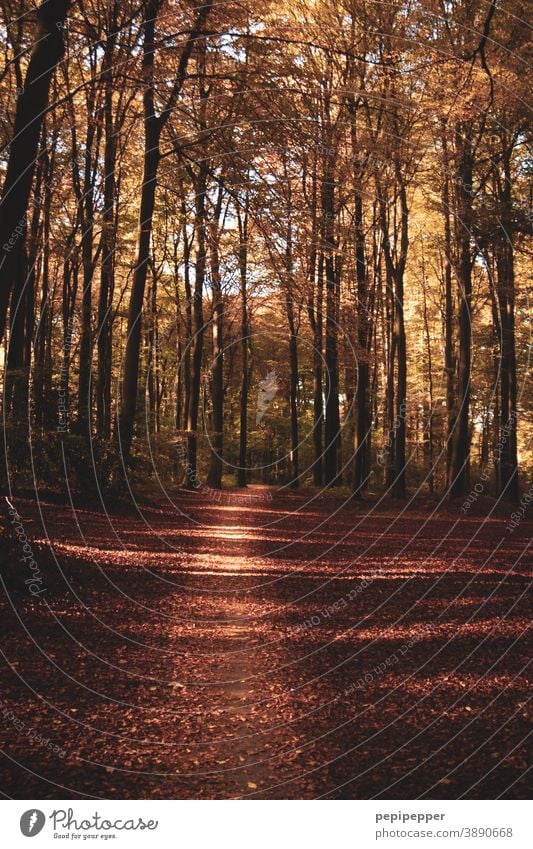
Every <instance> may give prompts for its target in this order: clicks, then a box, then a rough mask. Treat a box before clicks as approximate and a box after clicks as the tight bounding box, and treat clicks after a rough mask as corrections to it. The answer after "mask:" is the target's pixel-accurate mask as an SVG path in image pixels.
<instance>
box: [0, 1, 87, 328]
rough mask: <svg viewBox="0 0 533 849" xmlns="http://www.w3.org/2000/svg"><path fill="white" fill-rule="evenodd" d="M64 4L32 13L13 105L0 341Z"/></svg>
mask: <svg viewBox="0 0 533 849" xmlns="http://www.w3.org/2000/svg"><path fill="white" fill-rule="evenodd" d="M69 5H70V4H69V2H68V0H46V2H44V3H41V5H40V6H39V8H38V9H37V34H36V40H35V46H34V48H33V51H32V54H31V58H30V61H29V64H28V70H27V72H26V79H25V82H24V89H23V91H22V93H21V94H20V95H19V98H18V101H17V109H16V115H15V126H14V132H13V139H12V144H11V149H10V153H9V162H8V165H7V171H6V176H5V179H4V186H3V189H2V200H1V202H0V272H1V276H2V285H1V286H0V340H2V338H3V336H4V331H5V327H6V318H7V309H8V304H9V299H10V296H11V292H12V289H13V285H14V281H15V277H16V273H17V265H18V262H19V251H20V248H21V239H20V236H17V233H18V231H17V227H20V228H24V226H25V222H26V214H27V210H28V202H29V198H30V192H31V185H32V180H33V172H34V168H35V162H36V159H37V151H38V145H39V136H40V134H41V127H42V124H43V119H44V114H45V112H46V108H47V106H48V98H49V92H50V82H51V79H52V75H53V73H54V69H55V67H56V65H57V63H58V62H60V60H61V58H62V57H63V53H64V41H63V28H64V24H65V20H66V17H67V11H68V7H69ZM13 240H14V243H13Z"/></svg>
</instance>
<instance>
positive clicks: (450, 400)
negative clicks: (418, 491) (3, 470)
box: [442, 126, 456, 489]
mask: <svg viewBox="0 0 533 849" xmlns="http://www.w3.org/2000/svg"><path fill="white" fill-rule="evenodd" d="M442 146H443V188H442V215H443V219H444V372H445V374H446V419H447V432H446V487H447V489H449V488H450V486H451V482H452V478H451V459H452V443H453V437H452V433H453V429H454V425H455V415H456V410H455V356H454V349H453V324H454V310H453V293H452V233H451V223H450V219H451V209H450V178H449V167H450V166H449V163H450V159H449V156H448V140H447V130H446V127H445V126H444V127H443V131H442Z"/></svg>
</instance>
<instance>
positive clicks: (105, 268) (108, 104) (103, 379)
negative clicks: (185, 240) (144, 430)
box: [96, 0, 118, 439]
mask: <svg viewBox="0 0 533 849" xmlns="http://www.w3.org/2000/svg"><path fill="white" fill-rule="evenodd" d="M111 14H112V17H111V21H110V31H109V34H108V37H107V40H106V44H105V52H104V58H103V61H102V76H103V81H104V87H105V91H104V133H105V141H104V210H103V213H102V260H101V267H100V291H99V297H98V343H97V348H98V374H97V384H96V425H97V431H98V434H99V435H100V436H101V437H103V438H104V439H107V438H109V436H110V433H111V369H112V350H113V339H112V333H113V316H112V309H113V294H114V289H115V244H116V198H115V193H116V178H115V168H116V164H117V142H116V137H115V122H114V120H113V87H114V75H113V55H114V50H115V45H116V39H117V19H118V0H114V2H113V7H112V13H111Z"/></svg>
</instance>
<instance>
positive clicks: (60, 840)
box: [1, 800, 533, 849]
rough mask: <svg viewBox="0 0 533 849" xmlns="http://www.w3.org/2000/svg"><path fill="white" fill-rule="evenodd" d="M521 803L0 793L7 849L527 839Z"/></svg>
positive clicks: (516, 843) (470, 843)
mask: <svg viewBox="0 0 533 849" xmlns="http://www.w3.org/2000/svg"><path fill="white" fill-rule="evenodd" d="M527 807H528V803H527V802H517V801H516V802H515V801H498V802H494V801H423V802H410V801H402V800H399V801H395V800H393V801H241V800H239V801H237V800H236V801H212V802H207V801H85V800H84V801H56V800H51V801H4V802H3V803H2V808H1V813H2V843H3V845H4V846H6V847H9V849H11V847H17V846H25V847H28V846H33V847H35V849H40V847H48V846H55V847H57V846H61V845H65V844H66V845H69V846H71V845H72V844H73V843H77V844H78V845H80V846H81V845H84V846H87V845H90V846H105V845H107V846H116V847H117V849H122V847H124V849H126V847H130V846H133V847H141V846H143V847H152V846H157V847H166V846H173V847H180V848H181V847H186V849H215V847H216V849H284V847H291V849H292V847H295V849H296V847H297V849H325V847H331V846H338V847H342V849H347V847H348V849H351V847H353V849H367V847H370V846H372V847H384V849H385V847H405V849H429V848H430V847H433V849H437V847H442V849H445V847H449V849H452V847H454V849H455V847H469V849H476V847H479V849H485V847H495V849H498V847H501V848H502V849H530V847H531V846H533V837H532V829H531V824H530V818H529V819H528V817H527V815H526V812H527ZM32 839H34V840H35V843H31V842H30V841H31V840H32ZM67 841H69V843H68V844H67Z"/></svg>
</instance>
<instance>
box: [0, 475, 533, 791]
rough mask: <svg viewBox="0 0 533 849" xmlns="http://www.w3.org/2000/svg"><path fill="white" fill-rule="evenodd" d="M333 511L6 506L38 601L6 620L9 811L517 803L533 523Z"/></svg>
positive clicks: (269, 504)
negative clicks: (61, 804) (179, 802)
mask: <svg viewBox="0 0 533 849" xmlns="http://www.w3.org/2000/svg"><path fill="white" fill-rule="evenodd" d="M339 505H340V502H339V501H338V500H335V499H329V500H316V501H314V502H309V503H308V502H306V500H305V496H304V495H303V494H292V493H290V494H289V493H288V494H284V495H282V494H277V495H276V496H275V498H274V500H270V499H269V497H268V492H267V491H266V490H264V489H261V488H257V489H256V488H252V489H251V490H250V492H249V493H248V494H244V493H225V494H224V497H223V498H218V499H217V500H214V499H213V498H212V497H211V495H206V494H205V493H200V494H194V495H191V494H190V493H185V492H179V493H177V494H176V497H175V505H174V506H172V505H170V504H169V503H168V502H163V501H162V502H161V503H153V504H151V505H143V506H140V507H139V511H138V512H137V513H132V512H131V511H130V512H128V513H125V512H122V513H120V512H117V511H115V512H113V513H110V514H109V515H107V516H106V515H105V513H104V512H102V511H99V510H91V509H87V508H81V509H77V510H76V511H75V513H74V512H73V511H72V510H71V509H70V508H67V507H65V506H61V507H60V506H58V505H55V504H51V503H46V502H45V503H42V504H41V505H40V508H39V507H38V506H37V505H36V504H35V502H32V501H25V500H23V499H19V500H18V501H17V508H18V510H19V511H20V514H21V516H22V517H23V520H24V523H25V527H26V528H27V530H28V534H29V536H30V537H31V538H32V545H33V547H34V551H35V559H36V562H37V563H38V564H39V566H40V568H41V569H42V573H43V577H44V580H45V583H46V585H47V593H46V594H45V595H43V596H42V597H41V598H38V599H32V598H31V597H28V592H27V589H26V587H25V586H24V583H23V581H22V580H21V579H22V578H23V577H24V576H23V574H20V578H19V579H17V580H18V583H17V581H15V582H14V583H13V584H12V585H9V586H8V597H7V599H5V603H4V613H3V615H2V617H1V618H0V630H1V645H2V651H3V652H4V655H5V658H6V659H7V661H8V667H7V670H6V674H5V678H6V681H5V684H4V687H3V691H2V710H3V711H4V713H3V714H2V715H3V717H4V720H3V722H1V723H0V732H1V733H2V736H3V748H4V751H5V753H6V754H5V756H4V758H3V762H2V767H1V776H0V778H1V786H2V788H3V790H4V792H5V793H6V794H8V795H12V796H15V797H17V798H41V797H42V798H77V797H80V798H84V797H92V796H94V797H102V798H108V797H111V798H113V797H116V798H121V797H125V798H145V797H152V798H241V797H251V798H257V797H259V798H272V797H274V798H314V797H316V796H323V795H326V796H330V797H338V798H357V797H360V798H369V797H374V796H379V795H383V796H388V797H389V798H413V797H415V796H420V795H426V796H427V797H429V798H432V797H434V798H440V797H450V798H456V797H458V796H460V795H462V794H464V795H466V796H472V797H478V798H487V797H488V798H491V797H493V796H496V795H499V794H500V793H503V794H504V795H507V796H509V797H514V796H519V797H520V796H521V795H523V794H524V793H525V792H526V790H525V788H524V777H523V773H524V768H525V764H527V760H526V755H525V753H524V739H525V736H526V734H527V733H528V731H529V723H528V712H527V693H528V682H527V677H526V673H525V670H524V667H525V664H527V661H528V649H527V644H526V641H525V640H524V633H525V629H526V628H527V626H528V621H529V607H528V603H527V597H526V596H525V591H526V590H527V587H528V583H529V581H528V574H529V573H530V563H529V564H528V563H527V561H526V557H527V551H526V547H527V543H528V540H529V539H530V537H531V531H532V527H531V522H528V521H525V520H524V522H523V523H522V524H521V525H520V527H519V528H518V529H517V530H516V532H515V533H514V534H512V535H508V534H506V530H505V525H506V523H505V520H504V519H503V518H501V519H491V520H488V521H484V520H482V519H480V518H475V517H471V518H468V519H464V518H459V519H458V517H457V516H456V515H453V514H448V513H444V514H442V515H437V516H433V517H430V516H429V514H428V512H427V511H425V510H411V511H409V512H407V513H405V514H403V515H400V516H399V515H397V514H396V513H395V512H394V511H393V510H392V509H388V510H383V509H381V511H376V510H374V509H373V507H372V505H368V504H367V505H363V507H357V506H353V505H350V506H349V507H345V508H343V509H341V510H339V509H338V507H339ZM39 509H40V510H41V511H42V517H43V521H44V526H45V529H44V530H43V531H42V532H38V531H37V530H36V529H37V528H39V527H40V522H41V518H40V514H39ZM45 538H48V539H50V541H51V542H52V546H53V550H54V552H55V555H56V557H57V561H58V564H59V566H60V568H61V572H60V571H59V569H58V566H56V565H55V564H54V563H53V561H52V560H51V558H50V557H49V555H47V554H46V549H45V548H44V547H43V543H44V540H45ZM528 567H529V571H528ZM67 581H68V584H67ZM38 734H39V735H40V737H41V739H40V740H39V739H37V735H38ZM43 738H44V741H47V740H49V742H43ZM54 746H57V747H58V748H59V750H60V751H59V752H57V751H56V752H54V751H53V747H54Z"/></svg>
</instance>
